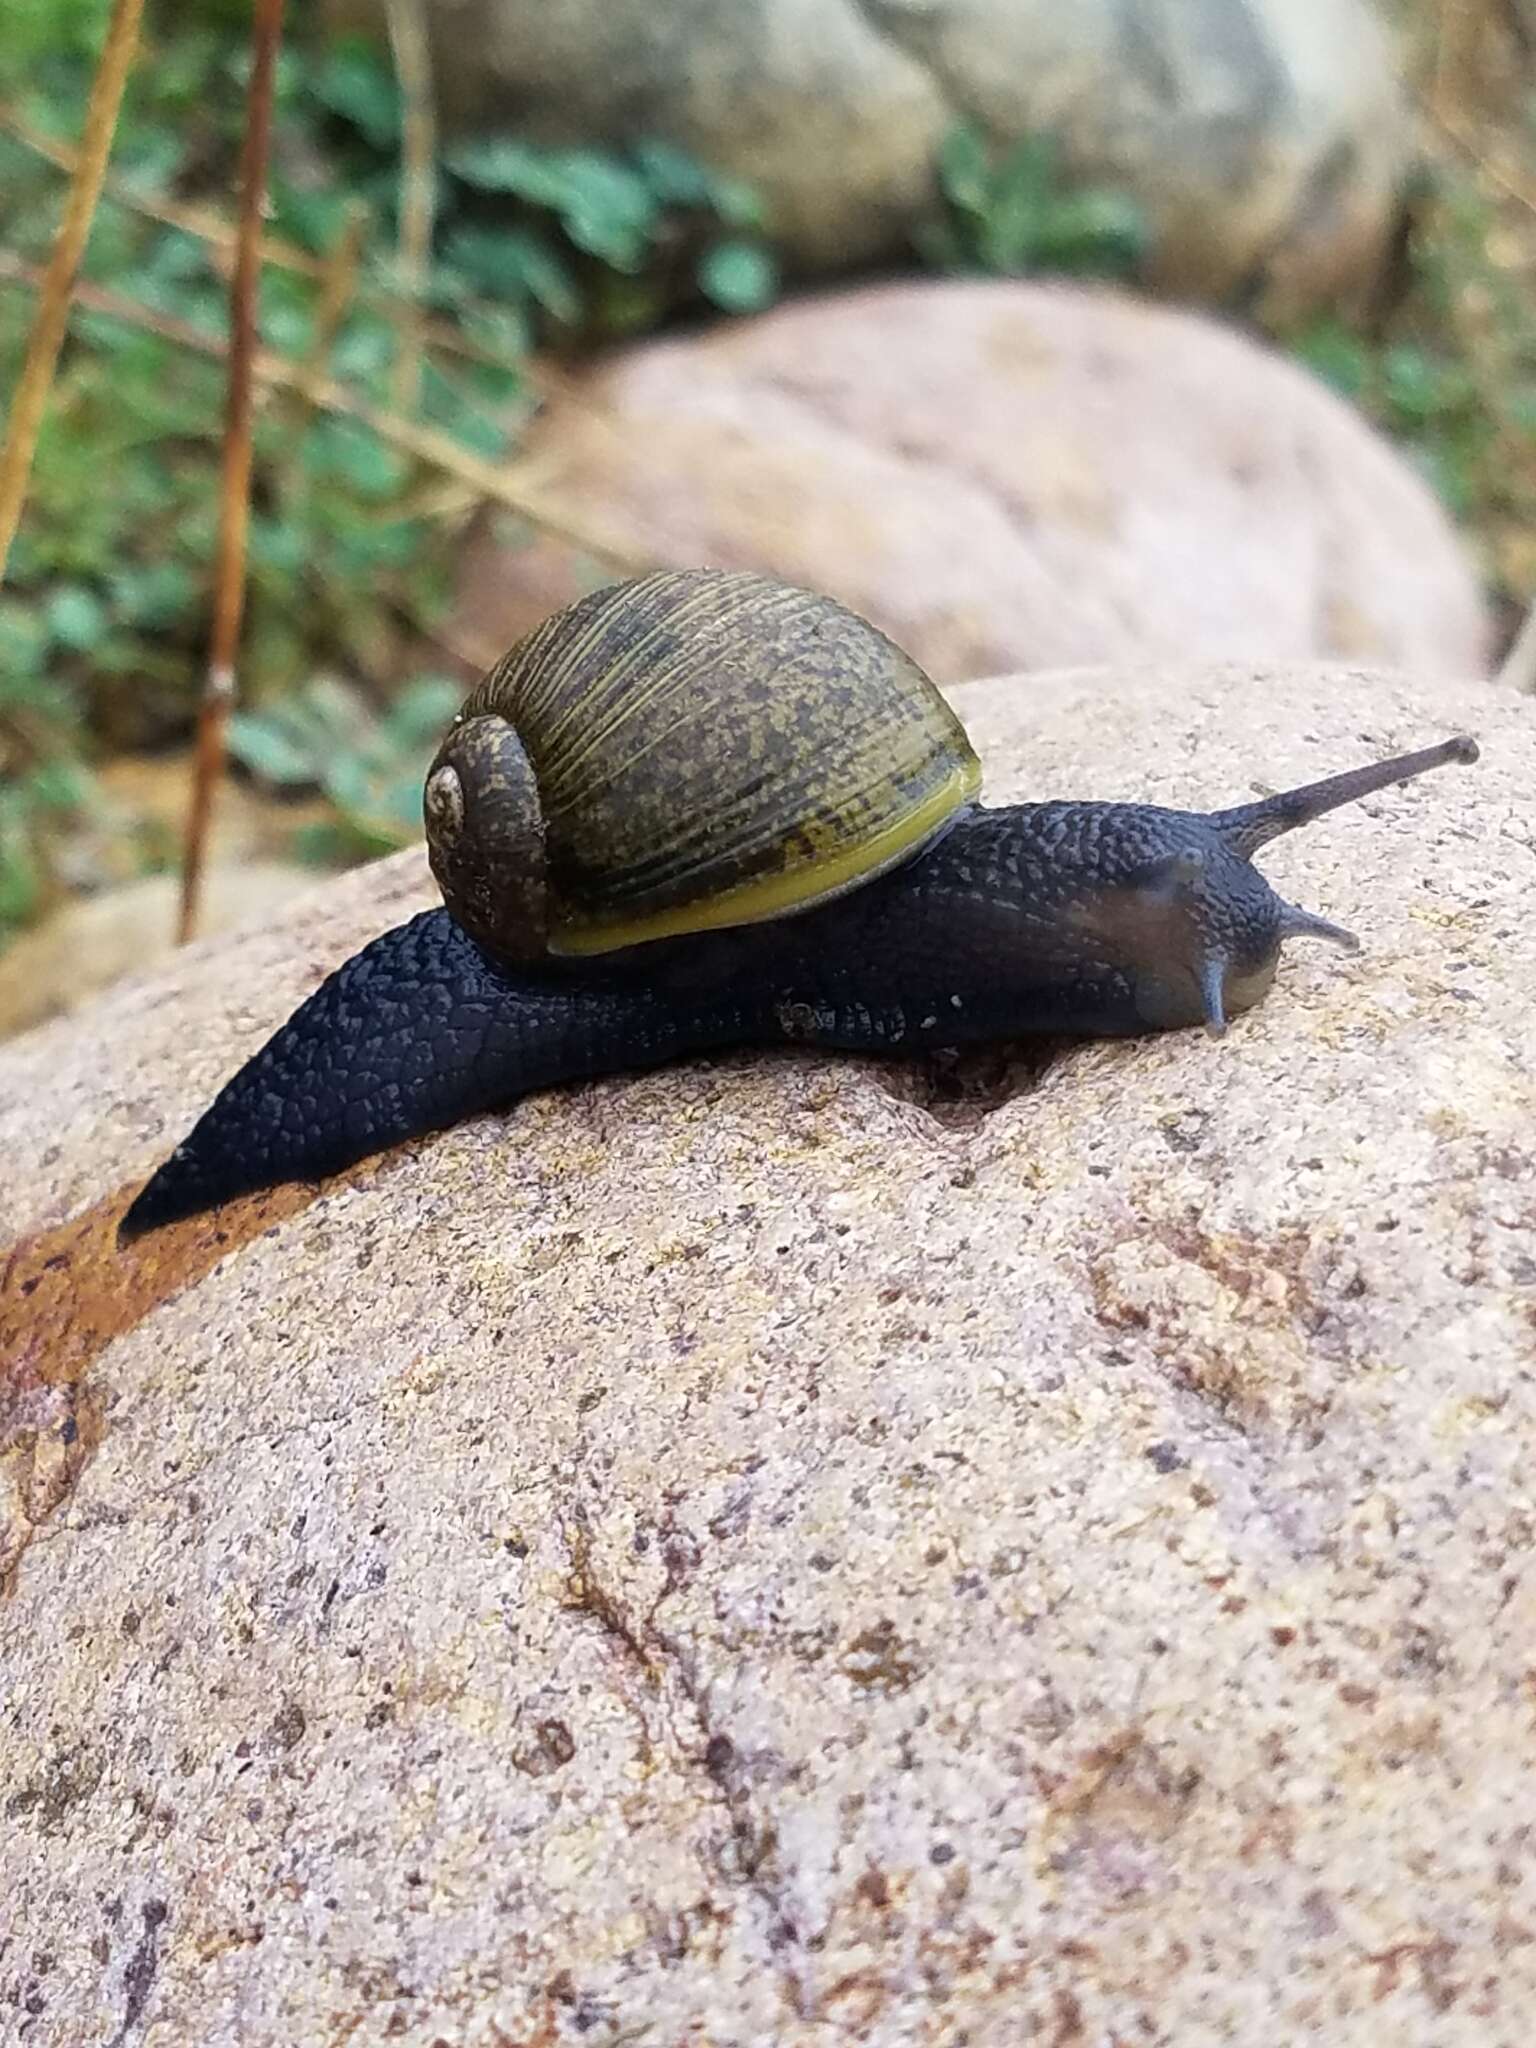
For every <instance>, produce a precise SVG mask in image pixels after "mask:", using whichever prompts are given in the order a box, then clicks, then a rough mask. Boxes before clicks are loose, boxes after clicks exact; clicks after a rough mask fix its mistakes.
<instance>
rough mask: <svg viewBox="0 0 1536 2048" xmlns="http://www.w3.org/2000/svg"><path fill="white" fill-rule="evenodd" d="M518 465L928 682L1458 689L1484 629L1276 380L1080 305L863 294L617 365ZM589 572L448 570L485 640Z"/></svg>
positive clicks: (1414, 512)
mask: <svg viewBox="0 0 1536 2048" xmlns="http://www.w3.org/2000/svg"><path fill="white" fill-rule="evenodd" d="M531 459H532V461H533V463H534V465H535V467H536V469H537V472H538V476H539V487H540V489H541V490H542V491H546V492H547V493H548V495H549V496H550V497H551V498H553V499H555V500H556V501H557V502H561V503H565V504H570V505H578V506H586V507H592V508H600V510H601V525H602V529H603V531H604V533H605V534H606V535H608V536H609V537H611V538H612V539H613V540H614V541H616V542H617V543H619V544H622V545H625V546H627V547H629V548H630V549H631V550H632V551H633V553H634V554H635V556H636V557H637V558H638V559H640V560H643V561H661V562H665V563H676V564H678V565H686V564H688V563H692V562H698V561H712V562H718V563H720V564H722V565H725V566H728V567H732V568H754V569H770V570H775V571H777V572H778V573H779V574H780V575H784V576H788V577H790V578H791V579H792V580H796V581H800V582H808V583H811V584H813V585H815V586H816V587H817V588H819V589H826V590H830V591H832V592H833V593H834V594H835V595H836V596H838V597H841V598H842V599H843V600H844V601H845V602H846V603H848V604H851V605H853V606H855V607H856V608H857V609H858V610H860V611H862V612H864V613H866V614H867V616H869V617H870V618H872V619H874V620H875V621H876V622H877V623H878V624H879V625H881V626H883V627H884V628H885V630H886V631H887V632H888V633H891V634H892V635H894V637H895V638H896V639H898V640H899V641H901V643H902V644H903V645H904V646H906V647H909V648H910V649H911V651H912V653H913V654H914V655H915V656H916V657H917V659H918V660H919V661H921V662H923V663H924V665H925V666H926V667H927V668H928V669H929V670H930V672H931V673H933V674H934V675H936V676H938V677H939V678H940V679H941V680H943V681H953V680H955V679H957V678H959V677H964V676H975V675H983V674H993V673H998V672H1000V671H1001V670H1003V669H1005V668H1030V669H1038V668H1049V667H1053V666H1059V665H1064V664H1067V663H1076V662H1087V661H1094V662H1100V661H1115V660H1121V659H1126V660H1130V659H1136V658H1140V657H1144V656H1146V655H1148V654H1151V655H1154V656H1166V657H1168V658H1170V659H1174V660H1180V661H1186V660H1190V659H1209V660H1248V661H1252V660H1268V661H1292V660H1314V659H1316V660H1324V659H1330V658H1334V657H1337V658H1340V659H1342V660H1346V661H1372V662H1377V663H1382V664H1385V665H1389V666H1395V667H1405V668H1413V669H1417V670H1423V671H1426V672H1428V671H1436V672H1438V671H1441V670H1444V671H1447V672H1449V673H1459V674H1463V675H1471V674H1474V673H1478V672H1480V670H1481V669H1482V667H1483V665H1484V664H1485V662H1486V658H1487V649H1488V618H1487V611H1486V607H1485V604H1484V601H1483V598H1482V595H1481V592H1480V590H1479V586H1478V578H1477V574H1476V571H1475V568H1474V566H1473V563H1472V560H1471V557H1470V555H1469V553H1468V551H1467V549H1466V548H1465V547H1464V546H1463V545H1462V543H1461V541H1460V539H1459V538H1458V537H1457V535H1456V533H1455V531H1454V530H1453V528H1452V526H1451V523H1450V521H1449V519H1448V518H1447V517H1446V514H1445V512H1444V510H1443V509H1442V507H1441V506H1440V504H1439V503H1438V501H1437V500H1436V499H1435V497H1434V495H1433V494H1432V492H1431V491H1430V489H1429V487H1428V486H1427V484H1426V483H1425V482H1424V480H1423V478H1422V477H1421V476H1420V475H1419V474H1418V472H1417V471H1416V470H1415V469H1414V468H1413V467H1412V465H1411V464H1410V463H1409V462H1408V461H1407V460H1406V459H1405V458H1404V457H1403V456H1402V455H1401V454H1400V453H1399V452H1398V451H1397V450H1396V449H1394V448H1393V447H1391V446H1390V445H1389V444H1388V443H1387V442H1386V441H1385V440H1384V439H1383V438H1382V437H1381V436H1380V435H1379V434H1377V433H1376V432H1375V431H1374V430H1373V429H1372V428H1371V427H1369V426H1368V425H1367V424H1366V422H1365V421H1364V420H1363V419H1361V417H1360V416H1359V415H1358V414H1357V413H1356V412H1354V411H1353V410H1352V408H1350V407H1349V406H1348V405H1346V404H1345V403H1344V402H1343V400H1341V399H1340V398H1338V397H1336V396H1335V395H1334V394H1333V393H1332V392H1331V391H1329V390H1327V389H1326V388H1325V387H1324V386H1323V385H1322V384H1320V383H1319V382H1318V381H1317V380H1316V379H1315V378H1313V377H1311V376H1309V375H1308V374H1307V373H1306V372H1305V371H1303V370H1301V369H1300V368H1298V367H1297V365H1296V364H1294V363H1291V362H1287V361H1285V360H1284V359H1283V358H1281V357H1280V356H1278V355H1276V354H1274V353H1273V352H1272V351H1270V350H1268V349H1265V348H1261V347H1260V346H1259V345H1258V344H1257V343H1255V342H1252V341H1249V340H1247V339H1245V338H1244V337H1243V336H1241V335H1239V334H1237V333H1235V332H1233V331H1231V330H1229V329H1227V328H1224V327H1222V326H1220V325H1218V324H1217V323H1216V322H1214V321H1211V320H1206V319H1202V318H1199V317H1198V316H1196V315H1194V314H1191V313H1183V312H1173V311H1170V310H1168V309H1166V308H1160V307H1157V306H1153V305H1148V304H1146V303H1144V302H1142V301H1139V300H1136V299H1132V298H1128V297H1125V296H1123V295H1121V294H1118V293H1115V292H1110V291H1096V290H1091V289H1088V288H1080V287H1070V286H1051V285H1040V284H1021V283H983V282H971V283H960V282H951V283H928V284H904V285H885V286H880V287H874V288H868V289H864V290H860V291H855V292H847V293H840V294H837V295H836V296H830V297H827V298H823V299H816V300H805V301H802V302H801V303H799V304H796V305H787V306H784V307H782V308H780V309H779V310H778V311H776V312H773V313H769V314H766V315H764V316H763V317H761V318H760V319H756V320H751V321H745V322H741V323H738V324H736V325H734V326H730V327H723V328H717V329H714V330H712V331H711V332H709V333H706V334H703V335H701V336H696V337H695V336H684V337H679V338H674V339H668V340H662V341H652V342H646V343H642V344H640V345H639V346H637V347H635V348H632V349H628V350H625V351H622V352H620V353H619V354H617V355H616V356H614V357H613V358H612V359H611V360H610V361H609V362H608V363H607V364H606V365H605V366H603V367H601V368H599V369H597V370H595V371H593V372H591V373H589V374H588V375H587V376H586V377H585V378H583V379H581V380H579V381H578V383H577V385H576V387H575V402H574V403H568V404H564V405H561V406H559V407H557V408H555V409H553V410H552V411H551V413H550V414H549V417H548V418H547V420H546V421H545V423H544V429H543V432H542V434H541V435H538V436H536V437H535V442H534V445H533V447H532V449H531ZM591 580H592V576H591V572H590V569H589V568H587V567H584V565H582V564H581V563H579V562H578V561H577V560H576V559H575V558H574V557H573V556H572V555H571V553H570V551H569V550H567V549H565V548H564V547H562V546H561V545H560V544H558V543H556V542H552V541H548V540H541V541H537V542H535V543H533V544H531V545H530V544H528V542H527V540H526V537H525V536H518V538H517V539H516V541H515V542H514V544H512V545H508V544H507V542H506V541H504V540H501V541H498V540H497V539H496V537H495V536H494V534H490V535H488V536H487V537H486V538H484V539H482V540H480V541H477V542H476V543H474V544H473V545H471V546H470V547H469V548H468V549H467V550H466V552H465V560H464V569H463V574H462V576H461V580H460V593H459V608H458V618H459V626H460V630H461V632H463V633H464V634H466V635H468V636H469V637H470V638H471V639H472V640H474V641H475V642H477V643H479V644H480V645H482V646H483V647H485V648H486V649H487V650H495V651H497V652H499V651H500V649H501V648H502V647H505V646H507V645H509V644H510V642H511V641H512V640H514V639H516V638H517V637H518V635H519V634H520V633H522V632H525V631H526V630H528V628H529V627H530V626H532V625H534V624H536V623H537V621H538V620H539V619H541V618H542V617H544V616H545V614H546V613H547V612H549V611H551V610H553V609H554V608H556V607H557V606H558V605H560V604H563V603H566V602H568V601H569V599H570V598H571V597H572V596H574V595H575V594H576V593H577V591H578V590H580V589H582V588H585V587H587V585H588V584H589V583H590V581H591Z"/></svg>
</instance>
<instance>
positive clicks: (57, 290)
mask: <svg viewBox="0 0 1536 2048" xmlns="http://www.w3.org/2000/svg"><path fill="white" fill-rule="evenodd" d="M143 11H144V0H114V4H113V8H112V18H111V20H110V22H109V23H108V25H107V36H106V41H105V42H104V43H103V45H102V50H101V61H100V62H99V63H98V65H97V66H96V77H95V80H94V82H93V83H92V86H91V98H90V104H89V105H88V106H87V108H86V112H85V129H84V132H83V134H82V136H81V139H80V154H79V160H78V163H77V164H76V167H75V174H74V177H73V179H72V180H71V181H70V187H69V197H68V199H67V201H66V202H65V206H64V218H63V219H62V220H61V221H60V223H59V231H58V233H57V235H56V236H55V237H54V243H53V253H52V255H51V256H50V257H49V259H48V268H47V271H46V272H45V273H44V277H43V283H42V290H41V294H40V296H39V299H38V303H37V312H36V314H35V316H34V318H33V322H32V332H31V334H30V336H29V337H28V340H27V355H26V361H25V362H24V363H23V364H22V370H21V377H20V379H19V380H18V382H17V385H16V390H15V393H14V395H13V397H12V399H11V406H10V414H9V417H8V419H7V422H6V435H5V446H4V447H3V448H0V578H3V577H4V575H5V565H6V562H7V561H8V559H9V557H10V552H11V542H12V541H13V540H14V539H15V537H16V528H17V526H18V525H19V524H20V521H21V508H22V505H23V504H24V503H25V501H26V495H27V480H28V478H29V477H30V476H31V474H32V457H33V455H34V453H35V452H36V449H37V437H38V434H39V432H40V431H41V428H42V424H43V415H44V413H45V412H46V410H47V407H48V392H49V389H50V388H51V386H52V384H53V372H54V366H55V364H56V363H57V362H58V359H59V349H60V346H61V345H62V343H63V340H64V334H65V330H66V328H67V327H68V326H69V307H70V300H71V298H72V297H73V294H74V286H75V273H76V272H77V271H78V270H79V268H80V258H81V256H82V255H83V253H84V251H85V243H86V237H87V236H88V235H89V234H90V231H91V220H92V217H93V215H94V214H95V211H96V201H97V198H98V197H99V195H100V192H101V181H102V179H103V177H104V176H105V175H106V168H107V157H108V155H109V154H110V152H111V148H112V135H113V131H114V130H115V129H116V127H117V110H118V108H119V107H120V106H121V104H122V98H123V87H124V85H125V84H126V83H127V79H128V71H129V67H130V66H131V64H132V62H133V52H134V47H135V45H136V43H137V41H138V35H139V18H140V16H141V15H142V13H143Z"/></svg>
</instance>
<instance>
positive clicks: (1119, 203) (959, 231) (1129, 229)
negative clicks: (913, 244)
mask: <svg viewBox="0 0 1536 2048" xmlns="http://www.w3.org/2000/svg"><path fill="white" fill-rule="evenodd" d="M938 188H939V195H940V199H941V201H942V207H943V211H942V213H941V214H940V216H939V217H938V218H937V219H935V220H933V221H931V222H929V223H928V224H927V225H926V227H925V228H924V229H923V230H922V231H921V233H920V234H919V236H918V247H919V251H920V253H921V254H922V255H923V257H924V258H925V260H926V261H928V262H929V263H931V264H933V265H934V266H935V267H936V268H938V269H941V270H949V271H958V272H974V271H981V272H984V273H987V274H990V275H994V276H1004V277H1027V276H1031V275H1034V274H1036V273H1038V272H1042V271H1044V272H1049V273H1052V274H1054V275H1058V276H1068V277H1112V278H1121V279H1125V278H1131V277H1134V276H1135V274H1136V271H1137V269H1138V267H1139V266H1140V263H1141V259H1142V256H1143V255H1144V253H1145V250H1146V242H1147V229H1146V222H1145V220H1144V218H1143V215H1142V212H1141V209H1140V207H1139V206H1137V204H1136V202H1135V201H1134V200H1133V199H1131V198H1129V197H1128V196H1127V195H1126V194H1125V193H1123V192H1114V191H1109V190H1101V189H1099V188H1097V187H1094V186H1080V185H1073V184H1071V183H1070V182H1069V181H1067V180H1066V179H1065V178H1064V177H1063V173H1062V167H1061V162H1060V156H1059V152H1058V150H1057V147H1056V144H1055V142H1054V141H1053V140H1052V139H1051V138H1050V137H1049V136H1045V135H1035V136H1029V137H1026V139H1025V140H1024V141H1023V142H1019V143H1015V144H1013V145H1012V146H1010V147H1009V148H1006V149H999V148H996V147H994V146H993V145H992V144H991V143H990V142H989V141H988V139H987V137H986V135H985V134H984V132H983V131H982V130H981V129H980V128H978V127H976V126H974V125H973V124H972V123H970V122H965V121H962V122H960V123H959V124H958V125H957V126H955V127H954V128H952V129H951V130H950V131H949V133H948V134H947V135H946V136H945V138H944V140H943V142H942V143H941V144H940V147H939V161H938Z"/></svg>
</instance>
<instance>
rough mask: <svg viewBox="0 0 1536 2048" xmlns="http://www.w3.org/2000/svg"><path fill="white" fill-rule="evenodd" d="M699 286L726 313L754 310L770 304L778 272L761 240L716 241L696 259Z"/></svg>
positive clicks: (775, 290) (775, 293)
mask: <svg viewBox="0 0 1536 2048" xmlns="http://www.w3.org/2000/svg"><path fill="white" fill-rule="evenodd" d="M698 278H699V286H700V289H701V290H702V291H703V292H704V294H705V296H706V297H707V298H709V299H711V300H712V301H713V302H714V304H715V305H717V306H719V307H720V308H721V309H722V310H723V311H725V312H727V313H756V312H760V311H761V310H762V308H763V307H764V306H768V305H771V304H772V303H773V300H774V298H775V296H776V295H777V292H778V288H779V274H778V268H777V265H776V264H775V263H774V260H773V257H772V255H771V254H770V252H769V251H768V250H767V249H766V248H764V246H763V244H762V243H761V242H747V241H741V240H734V241H729V242H716V244H715V246H714V247H713V248H712V249H707V250H706V251H705V252H704V254H703V256H702V257H700V259H699V269H698Z"/></svg>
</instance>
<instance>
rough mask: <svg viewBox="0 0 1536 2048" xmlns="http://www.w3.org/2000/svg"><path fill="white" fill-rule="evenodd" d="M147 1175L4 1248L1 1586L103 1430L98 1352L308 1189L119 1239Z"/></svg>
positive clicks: (293, 1207)
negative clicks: (96, 1382)
mask: <svg viewBox="0 0 1536 2048" xmlns="http://www.w3.org/2000/svg"><path fill="white" fill-rule="evenodd" d="M137 1192H138V1183H137V1182H133V1183H131V1184H130V1185H128V1186H127V1187H123V1188H119V1189H117V1190H116V1191H115V1192H114V1193H113V1194H111V1195H109V1196H107V1197H106V1198H105V1200H103V1201H100V1202H97V1203H96V1204H94V1206H93V1207H91V1208H89V1209H87V1210H85V1211H84V1212H83V1213H82V1214H80V1215H79V1216H74V1217H71V1218H70V1219H69V1221H68V1222H66V1223H60V1224H56V1225H55V1226H54V1227H53V1228H52V1229H51V1230H43V1231H39V1232H38V1233H37V1235H36V1236H34V1237H29V1238H23V1239H22V1240H21V1241H20V1242H19V1243H18V1244H14V1245H12V1246H11V1247H10V1248H9V1249H8V1250H7V1251H5V1252H4V1253H3V1254H0V1594H3V1593H8V1592H9V1591H10V1590H11V1589H12V1587H13V1586H14V1584H15V1579H16V1571H17V1567H18V1566H19V1564H20V1562H21V1559H22V1557H23V1555H24V1554H25V1552H26V1550H27V1547H28V1545H29V1544H30V1543H31V1541H32V1539H33V1537H34V1536H35V1535H36V1533H37V1531H38V1529H39V1528H40V1527H41V1526H42V1525H43V1523H45V1522H46V1521H47V1520H48V1518H49V1516H50V1515H53V1514H54V1513H56V1512H57V1510H58V1509H59V1508H60V1507H61V1506H62V1505H63V1503H64V1502H65V1501H66V1500H68V1498H69V1496H70V1495H71V1494H72V1493H73V1492H74V1490H75V1487H76V1486H77V1485H78V1483H79V1480H80V1476H81V1474H82V1473H83V1472H84V1470H85V1468H86V1466H87V1465H88V1464H89V1463H90V1461H91V1458H92V1456H93V1454H94V1453H95V1451H96V1448H97V1446H98V1445H99V1444H100V1442H101V1439H102V1436H103V1433H104V1431H105V1427H106V1413H107V1408H108V1406H109V1399H108V1390H107V1389H105V1388H102V1387H99V1386H92V1385H90V1384H88V1381H87V1375H88V1374H89V1372H90V1369H91V1367H92V1366H93V1365H94V1363H95V1361H96V1359H97V1358H98V1357H99V1356H100V1355H101V1353H102V1352H103V1351H104V1350H105V1349H106V1347H107V1346H108V1345H109V1344H110V1343H111V1342H112V1340H113V1339H114V1338H115V1337H120V1336H122V1335H123V1334H124V1332H125V1331H128V1330H131V1329H132V1328H133V1327H134V1326H135V1324H137V1323H139V1322H141V1321H142V1320H143V1319H144V1317H145V1316H147V1315H148V1314H149V1313H150V1311H151V1310H152V1309H155V1308H158V1307H159V1306H160V1304H161V1303H162V1302H165V1301H169V1300H170V1299H171V1297H172V1296H173V1295H175V1294H179V1293H180V1292H181V1291H182V1289H183V1288H185V1287H190V1286H194V1285H195V1284H196V1283H197V1282H198V1281H199V1280H201V1279H202V1278H203V1276H204V1274H206V1273H208V1272H211V1271H212V1269H213V1268H214V1267H215V1266H216V1265H217V1264H218V1263H219V1261H220V1260H221V1259H222V1258H224V1257H225V1256H226V1254H228V1253H229V1252H232V1251H238V1250H239V1249H240V1247H241V1246H242V1245H245V1244H249V1243H250V1241H251V1240H252V1239H253V1238H256V1237H259V1236H260V1235H261V1234H262V1232H263V1231H266V1230H271V1229H273V1228H275V1226H276V1225H277V1224H279V1223H281V1222H283V1221H284V1220H285V1219H286V1218H287V1217H289V1216H293V1215H295V1214H297V1212H298V1211H299V1210H300V1209H302V1208H304V1207H306V1205H307V1204H308V1203H309V1202H310V1201H312V1200H313V1199H314V1190H313V1189H312V1188H310V1187H307V1186H292V1187H284V1188H275V1189H271V1190H269V1191H267V1192H266V1193H264V1194H260V1195H254V1196H251V1197H249V1198H248V1199H246V1200H245V1201H241V1202H232V1203H230V1204H229V1205H228V1206H227V1207H226V1208H223V1209H220V1210H218V1211H217V1212H216V1213H214V1214H211V1215H204V1216H193V1217H189V1218H188V1219H187V1220H186V1221H185V1222H184V1223H176V1224H172V1225H170V1226H169V1227H168V1228H166V1229H164V1230H159V1231H156V1232H154V1233H153V1234H152V1235H150V1236H149V1237H146V1238H143V1239H140V1240H138V1241H137V1242H135V1243H132V1244H127V1245H122V1246H119V1244H118V1241H117V1226H118V1223H119V1221H120V1219H121V1218H122V1215H123V1212H124V1211H125V1210H126V1209H127V1207H128V1204H129V1202H130V1201H131V1200H132V1198H133V1196H134V1195H135V1194H136V1193H137Z"/></svg>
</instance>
